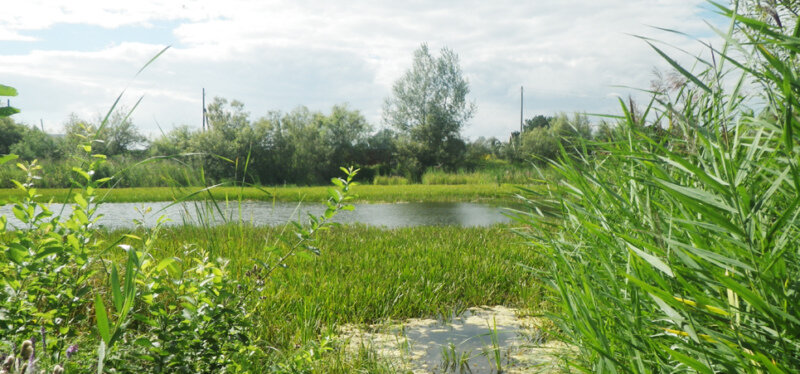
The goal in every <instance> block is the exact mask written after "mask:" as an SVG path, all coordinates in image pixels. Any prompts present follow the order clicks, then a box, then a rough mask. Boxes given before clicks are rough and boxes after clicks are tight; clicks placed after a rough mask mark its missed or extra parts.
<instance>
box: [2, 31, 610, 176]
mask: <svg viewBox="0 0 800 374" xmlns="http://www.w3.org/2000/svg"><path fill="white" fill-rule="evenodd" d="M468 94H469V83H468V81H467V80H466V78H464V76H463V74H462V72H461V68H460V66H459V62H458V56H457V55H456V54H455V53H454V52H453V51H452V50H450V49H448V48H443V49H442V50H441V53H440V54H439V55H438V56H435V55H433V54H432V53H431V51H430V50H429V48H428V46H427V45H425V44H422V45H421V46H420V48H419V49H417V50H416V51H415V53H414V61H413V64H412V66H411V68H410V69H409V70H408V71H407V72H406V73H405V74H404V75H403V76H402V77H401V78H400V79H398V81H397V82H396V83H395V84H394V86H393V88H392V94H391V96H390V97H388V98H387V99H386V101H385V104H384V108H383V124H384V126H383V127H382V128H380V129H376V127H375V126H373V125H372V124H370V123H369V122H368V121H367V120H366V119H365V117H364V116H363V115H362V114H361V112H359V111H358V110H355V109H352V108H350V107H349V106H348V105H346V104H340V105H335V106H333V107H332V108H331V109H330V111H329V112H328V113H323V112H320V111H312V110H309V109H308V108H306V107H302V106H301V107H298V108H296V109H294V110H292V111H289V112H281V111H270V112H268V113H267V114H266V115H264V116H262V117H260V118H258V119H255V120H252V119H251V116H250V113H249V112H248V111H247V110H246V109H245V105H244V103H242V102H240V101H237V100H230V101H229V100H228V99H225V98H219V97H217V98H214V99H213V100H212V101H211V102H210V104H209V105H208V106H207V108H206V116H207V121H208V124H209V126H208V128H207V130H205V131H203V130H199V129H192V128H190V127H189V126H179V127H176V128H174V129H172V130H171V131H168V132H165V133H162V134H161V135H160V136H157V137H155V138H152V139H147V138H146V137H145V136H143V135H142V134H141V133H140V131H139V130H138V128H137V127H136V126H134V124H133V122H132V120H131V119H130V118H129V117H128V116H127V115H126V112H125V111H118V112H115V113H114V114H113V115H112V116H111V117H110V118H109V119H108V121H106V123H105V125H104V126H100V123H101V122H102V118H99V117H98V118H95V119H94V120H87V119H82V118H79V117H77V116H76V115H72V116H71V117H70V118H69V120H68V121H67V122H66V123H65V125H64V134H63V135H61V136H52V135H48V134H45V133H44V132H42V131H41V130H39V129H38V128H36V127H35V126H33V127H29V126H25V125H23V124H19V123H15V122H14V121H13V120H12V119H11V118H10V117H6V118H2V119H0V154H6V153H14V154H17V155H19V156H20V157H21V158H23V159H28V160H31V159H44V160H50V161H58V160H64V159H66V158H68V157H69V155H70V154H73V153H75V152H77V148H76V147H77V146H78V144H80V143H81V141H82V140H83V139H85V138H86V137H88V136H95V137H96V139H97V141H96V142H95V147H96V148H97V149H96V151H97V152H100V153H103V154H106V155H107V156H109V157H110V159H111V160H112V162H110V163H109V165H111V166H110V167H112V168H113V167H114V165H117V167H118V168H119V169H122V168H127V167H129V165H130V164H131V163H132V162H135V161H137V160H142V159H146V158H148V157H162V156H168V157H169V158H168V159H167V160H166V161H163V162H175V163H180V164H183V165H188V166H189V167H190V169H192V170H202V173H203V178H204V179H205V181H207V182H222V181H237V182H245V183H255V184H262V185H276V184H305V185H309V184H319V183H327V181H328V180H329V179H330V178H331V177H333V176H335V175H336V174H337V171H338V170H339V167H340V166H350V165H352V166H356V167H359V168H361V169H362V172H361V173H360V174H361V176H362V179H366V180H370V179H372V178H373V177H374V176H376V175H399V176H404V177H406V178H407V179H409V180H411V181H419V180H420V178H421V176H422V174H423V173H424V172H425V171H426V170H430V169H435V170H442V171H446V172H450V171H457V170H474V169H476V168H481V167H485V166H486V165H487V164H492V165H498V164H500V165H503V164H519V163H525V162H531V161H534V162H543V161H544V160H547V159H553V158H556V157H557V155H558V153H559V149H560V147H561V146H566V148H569V144H571V141H572V139H575V138H576V137H581V138H585V139H591V138H592V137H594V136H596V135H597V136H602V134H603V131H602V130H603V129H602V128H601V129H600V130H601V131H593V130H592V127H591V126H590V123H589V121H588V119H587V117H586V116H585V115H580V114H575V115H572V116H568V115H566V114H563V113H562V114H557V115H554V116H549V117H548V116H543V115H538V116H535V117H533V118H530V119H528V120H526V121H525V126H524V128H523V131H522V133H521V134H520V133H516V132H515V133H512V134H510V135H509V137H508V138H506V139H498V138H495V137H492V138H484V137H481V138H478V139H475V140H473V141H469V140H468V139H465V138H464V137H463V135H462V130H463V128H464V127H465V126H466V124H467V123H468V121H469V120H470V119H471V118H472V115H473V113H474V111H475V103H474V102H470V101H469V100H468V99H467V95H468ZM106 174H114V170H109V171H108V172H107V173H106ZM184 183H192V182H188V181H187V182H184ZM133 184H134V185H135V184H136V183H133Z"/></svg>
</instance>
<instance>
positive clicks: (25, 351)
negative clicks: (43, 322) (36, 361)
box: [19, 340, 33, 372]
mask: <svg viewBox="0 0 800 374" xmlns="http://www.w3.org/2000/svg"><path fill="white" fill-rule="evenodd" d="M19 352H20V356H21V357H22V359H23V360H28V359H30V358H31V357H33V342H32V341H30V340H26V341H24V342H22V349H20V351H19ZM23 372H24V371H23Z"/></svg>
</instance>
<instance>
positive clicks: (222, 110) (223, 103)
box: [206, 97, 250, 139]
mask: <svg viewBox="0 0 800 374" xmlns="http://www.w3.org/2000/svg"><path fill="white" fill-rule="evenodd" d="M206 116H207V117H206V118H207V119H208V124H209V125H210V128H211V130H212V131H219V132H222V133H223V135H224V137H226V138H229V139H232V138H233V137H235V134H236V133H237V132H238V131H241V130H242V129H243V128H245V127H247V126H248V125H249V124H250V121H249V120H248V118H249V117H250V113H248V112H247V111H245V110H244V103H242V102H241V101H238V100H233V101H231V102H230V103H228V100H227V99H224V98H221V97H214V99H213V100H212V101H211V103H210V104H208V107H207V108H206Z"/></svg>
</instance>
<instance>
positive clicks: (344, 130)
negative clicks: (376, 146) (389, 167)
mask: <svg viewBox="0 0 800 374" xmlns="http://www.w3.org/2000/svg"><path fill="white" fill-rule="evenodd" d="M321 125H322V128H323V138H324V139H325V144H326V145H328V147H329V149H328V152H329V153H330V154H329V157H328V166H329V169H330V171H329V172H328V173H329V175H330V176H331V177H333V176H335V175H338V174H339V167H340V166H351V165H353V164H361V163H362V162H363V161H364V156H365V155H364V152H365V151H366V147H367V139H368V137H369V133H370V132H371V131H372V126H370V124H369V123H367V119H366V118H364V116H363V115H361V112H359V111H357V110H350V109H349V108H348V107H347V105H334V106H333V108H332V109H331V113H330V114H329V115H328V116H324V117H323V119H322V123H321Z"/></svg>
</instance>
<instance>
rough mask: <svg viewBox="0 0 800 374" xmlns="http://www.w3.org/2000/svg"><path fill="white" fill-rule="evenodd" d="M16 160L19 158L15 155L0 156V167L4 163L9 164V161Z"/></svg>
mask: <svg viewBox="0 0 800 374" xmlns="http://www.w3.org/2000/svg"><path fill="white" fill-rule="evenodd" d="M17 158H19V156H17V155H15V154H10V155H5V156H0V165H2V164H5V163H6V162H9V161H12V160H16V159H17Z"/></svg>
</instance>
